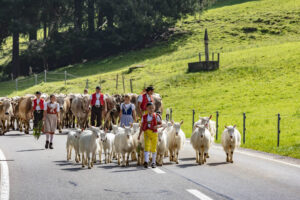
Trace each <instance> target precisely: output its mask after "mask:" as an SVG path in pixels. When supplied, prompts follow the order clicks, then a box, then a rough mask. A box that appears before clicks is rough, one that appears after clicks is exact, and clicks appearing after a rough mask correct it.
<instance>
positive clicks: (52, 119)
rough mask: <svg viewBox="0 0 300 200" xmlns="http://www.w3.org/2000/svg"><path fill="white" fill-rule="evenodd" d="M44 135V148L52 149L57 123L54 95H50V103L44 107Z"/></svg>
mask: <svg viewBox="0 0 300 200" xmlns="http://www.w3.org/2000/svg"><path fill="white" fill-rule="evenodd" d="M43 120H44V133H45V134H46V144H45V148H46V149H48V147H49V148H50V149H53V136H54V133H55V130H56V129H57V123H58V122H59V120H60V119H59V104H58V103H57V102H56V97H55V95H53V94H51V95H50V101H49V102H47V103H45V107H44V118H43Z"/></svg>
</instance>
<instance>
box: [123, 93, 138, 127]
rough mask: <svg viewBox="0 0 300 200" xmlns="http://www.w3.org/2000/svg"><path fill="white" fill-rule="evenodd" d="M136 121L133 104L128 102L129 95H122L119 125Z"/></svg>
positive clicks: (128, 124)
mask: <svg viewBox="0 0 300 200" xmlns="http://www.w3.org/2000/svg"><path fill="white" fill-rule="evenodd" d="M135 121H136V112H135V105H134V104H132V103H130V96H129V95H128V94H126V95H125V96H124V103H122V104H121V110H120V126H130V125H131V124H132V123H133V122H135Z"/></svg>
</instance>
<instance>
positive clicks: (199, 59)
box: [199, 53, 201, 62]
mask: <svg viewBox="0 0 300 200" xmlns="http://www.w3.org/2000/svg"><path fill="white" fill-rule="evenodd" d="M199 62H201V53H199Z"/></svg>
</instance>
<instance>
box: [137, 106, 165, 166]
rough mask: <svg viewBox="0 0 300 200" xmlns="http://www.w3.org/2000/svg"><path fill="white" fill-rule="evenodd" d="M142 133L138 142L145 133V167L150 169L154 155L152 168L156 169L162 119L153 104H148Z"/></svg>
mask: <svg viewBox="0 0 300 200" xmlns="http://www.w3.org/2000/svg"><path fill="white" fill-rule="evenodd" d="M141 124H142V125H141V128H140V133H139V136H138V140H140V137H141V134H142V132H144V142H145V151H144V158H145V161H144V167H145V168H148V163H149V154H150V153H152V163H151V167H152V168H155V167H156V146H157V140H158V135H157V134H158V133H157V129H158V128H159V127H160V126H161V118H160V117H159V116H158V115H157V114H156V113H155V112H154V105H153V103H151V102H149V103H147V114H145V115H143V117H142V121H141Z"/></svg>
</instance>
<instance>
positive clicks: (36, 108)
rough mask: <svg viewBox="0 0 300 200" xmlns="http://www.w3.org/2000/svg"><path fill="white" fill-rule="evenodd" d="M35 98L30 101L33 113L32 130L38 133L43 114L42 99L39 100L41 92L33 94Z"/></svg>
mask: <svg viewBox="0 0 300 200" xmlns="http://www.w3.org/2000/svg"><path fill="white" fill-rule="evenodd" d="M35 96H36V98H35V99H34V100H33V101H32V112H33V129H35V130H36V131H38V132H40V131H41V130H40V129H41V128H42V123H43V121H42V120H43V116H44V115H43V113H44V106H45V105H44V104H45V103H44V99H42V98H41V92H39V91H37V92H36V93H35Z"/></svg>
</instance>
